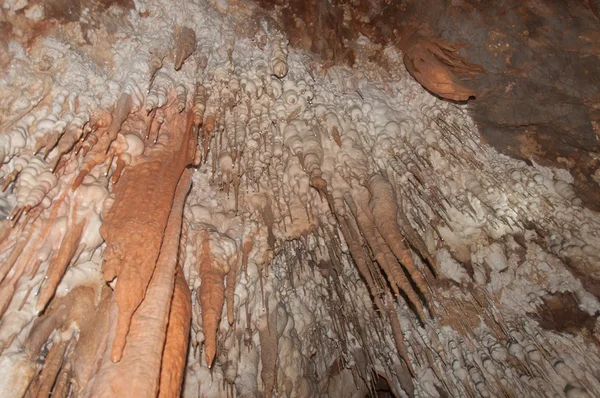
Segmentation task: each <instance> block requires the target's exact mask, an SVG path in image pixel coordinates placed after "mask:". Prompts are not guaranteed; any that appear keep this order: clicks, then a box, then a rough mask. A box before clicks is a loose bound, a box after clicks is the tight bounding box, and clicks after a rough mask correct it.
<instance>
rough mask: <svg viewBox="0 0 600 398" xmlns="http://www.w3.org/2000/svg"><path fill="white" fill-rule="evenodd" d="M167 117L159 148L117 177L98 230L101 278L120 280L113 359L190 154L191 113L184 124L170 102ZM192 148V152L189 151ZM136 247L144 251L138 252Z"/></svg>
mask: <svg viewBox="0 0 600 398" xmlns="http://www.w3.org/2000/svg"><path fill="white" fill-rule="evenodd" d="M166 117H167V118H168V119H169V120H170V122H169V123H170V126H171V129H172V130H171V131H170V132H169V134H168V135H167V136H165V137H164V138H163V139H162V141H161V142H160V144H159V145H158V146H156V147H153V148H152V149H150V150H148V152H147V153H145V154H144V156H145V157H146V158H145V159H144V160H142V161H140V162H139V163H138V164H137V165H136V166H135V167H133V168H131V169H130V170H128V171H127V172H126V173H125V175H124V176H123V177H122V178H121V181H120V184H118V185H117V187H116V188H115V204H114V205H113V207H112V208H111V209H110V211H109V213H108V214H107V215H106V218H105V220H104V222H103V224H102V227H101V229H100V232H101V233H102V236H103V237H104V239H105V241H106V242H107V249H106V252H105V255H104V257H105V264H104V267H103V268H104V269H103V271H104V277H105V279H106V280H107V281H111V280H113V279H114V278H116V277H118V278H119V279H118V282H117V287H116V291H115V293H116V297H117V303H118V304H119V322H118V327H117V335H116V337H115V340H114V342H113V354H112V359H113V361H115V362H116V361H119V359H120V357H121V355H122V351H123V348H124V347H125V344H126V337H127V333H128V330H129V324H130V321H131V317H132V316H133V313H134V312H135V310H136V308H137V307H138V305H139V304H140V303H141V302H142V300H143V297H144V292H145V290H146V287H147V286H148V283H149V282H150V278H151V276H152V273H153V271H154V266H155V263H156V259H157V258H158V255H159V251H160V242H161V241H162V239H163V233H164V228H165V225H166V223H167V218H168V215H169V210H170V207H171V206H170V204H171V203H172V200H173V194H172V192H174V191H175V187H176V185H177V181H178V180H179V177H180V175H181V172H182V170H183V168H184V167H185V166H186V165H187V164H188V163H190V162H191V161H193V156H194V155H195V148H194V146H193V144H191V142H194V141H193V139H194V137H195V134H194V133H193V132H192V131H191V121H192V119H191V116H188V119H189V120H188V122H187V126H186V121H185V119H184V118H183V117H181V116H179V113H178V111H177V107H176V106H171V107H169V108H168V113H167V115H166ZM190 145H191V147H190ZM192 149H193V150H194V153H193V154H190V152H191V150H192ZM157 177H158V178H157ZM140 200H141V201H143V203H140ZM132 205H133V207H132ZM127 219H128V220H131V221H130V222H129V223H125V224H124V221H123V220H127ZM124 226H125V227H124ZM141 248H144V250H142V251H140V249H141Z"/></svg>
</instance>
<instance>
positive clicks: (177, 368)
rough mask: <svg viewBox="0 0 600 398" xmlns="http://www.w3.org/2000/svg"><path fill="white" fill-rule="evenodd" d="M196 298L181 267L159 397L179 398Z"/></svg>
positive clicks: (174, 296)
mask: <svg viewBox="0 0 600 398" xmlns="http://www.w3.org/2000/svg"><path fill="white" fill-rule="evenodd" d="M191 319H192V296H191V293H190V289H189V288H188V285H187V282H186V280H185V277H184V275H183V270H182V269H181V267H177V274H176V275H175V290H174V291H173V298H172V299H171V311H170V312H169V324H168V327H167V337H166V342H165V348H164V350H163V359H162V364H161V370H160V383H159V392H158V396H159V397H162V398H170V397H179V396H180V395H181V388H182V382H183V376H184V374H185V362H186V359H187V352H188V341H189V333H190V324H191Z"/></svg>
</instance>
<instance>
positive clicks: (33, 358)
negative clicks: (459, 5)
mask: <svg viewBox="0 0 600 398" xmlns="http://www.w3.org/2000/svg"><path fill="white" fill-rule="evenodd" d="M325 3H326V2H320V1H318V2H315V5H314V6H313V5H306V6H302V5H299V4H297V2H291V3H290V2H286V1H282V2H280V3H278V5H277V7H276V8H275V9H273V10H271V11H269V10H268V7H267V6H268V2H267V1H258V2H245V1H235V2H234V1H227V0H218V1H212V0H211V1H208V0H195V1H189V2H170V1H165V0H134V1H108V2H96V1H94V0H78V1H75V2H72V3H67V2H63V1H61V0H52V1H48V2H38V1H35V0H29V1H28V0H3V3H2V13H1V14H0V32H2V34H1V35H0V178H1V181H0V185H1V188H2V192H1V193H0V215H1V216H2V221H1V223H0V397H23V396H27V397H34V396H36V397H37V396H40V397H41V396H44V397H47V396H50V395H51V396H53V397H80V396H81V397H88V396H90V397H104V396H105V397H113V396H123V397H152V396H161V397H177V396H183V397H221V396H222V397H256V396H265V397H322V396H331V397H361V398H362V397H365V396H382V397H389V396H395V397H448V396H453V397H479V396H481V397H492V396H508V397H525V396H532V397H533V396H535V397H537V396H539V397H562V396H565V397H570V398H574V397H593V396H600V370H599V369H600V345H599V341H598V333H599V332H600V329H599V328H600V324H599V323H598V311H599V310H600V302H599V301H598V297H599V295H600V287H599V286H600V267H599V264H600V249H599V248H600V215H599V214H598V213H596V212H595V211H594V210H593V209H594V204H593V201H591V200H590V198H589V197H583V198H582V197H581V195H580V193H581V192H582V191H581V189H582V185H581V181H583V180H582V176H581V175H572V174H571V171H573V170H577V173H580V172H582V170H584V169H585V170H589V169H590V168H591V167H592V166H591V165H593V163H588V164H587V165H586V167H587V168H585V167H580V166H581V165H580V164H578V163H577V164H575V163H574V164H568V165H567V167H563V168H560V167H557V166H560V164H561V162H562V160H559V159H554V160H556V161H552V162H548V161H544V160H541V159H540V157H539V156H529V157H526V158H523V156H525V155H523V154H524V153H529V152H526V151H525V150H523V151H521V155H523V156H520V159H515V158H511V157H508V156H506V155H504V154H500V153H498V152H497V150H496V149H494V148H492V147H491V146H489V145H488V144H487V142H485V140H483V139H482V137H481V134H480V131H479V130H478V127H477V125H476V124H475V122H474V121H473V118H472V116H475V119H477V118H478V117H479V116H481V113H477V111H476V112H475V114H474V113H473V109H477V107H478V106H481V105H477V104H481V103H478V102H477V101H478V100H479V97H480V95H481V96H483V97H484V98H487V97H486V95H490V94H489V93H488V92H487V91H485V90H484V88H483V87H482V86H481V85H479V84H472V83H473V82H477V81H479V80H478V79H482V78H484V77H485V76H489V74H490V73H499V72H498V71H497V70H488V68H489V64H485V65H484V64H483V63H482V64H480V63H478V62H476V61H474V60H473V58H472V57H471V58H470V57H469V56H468V55H472V54H471V53H467V54H466V53H465V51H464V49H465V48H467V47H468V43H463V42H460V41H451V40H448V39H447V38H444V37H443V35H438V36H436V29H432V28H431V26H430V27H429V28H427V27H426V26H425V25H426V24H416V23H413V22H414V21H412V22H411V23H408V22H407V23H406V24H405V25H403V26H402V29H400V26H399V27H398V28H399V30H398V31H397V32H394V31H392V30H389V29H387V28H386V26H387V25H386V24H389V23H390V21H391V22H393V21H395V19H394V18H395V17H393V18H387V19H385V18H383V19H384V20H385V21H384V22H381V23H379V24H377V23H376V21H377V18H382V17H381V15H379V14H378V15H375V14H373V13H371V12H370V11H369V12H367V11H368V10H367V8H366V6H364V5H363V4H361V2H356V4H352V5H345V4H344V5H343V6H340V5H339V4H338V3H339V2H335V1H334V2H333V3H332V5H327V4H325ZM334 3H335V4H334ZM375 3H377V4H379V2H374V3H373V4H374V5H373V7H375V5H376V4H375ZM391 3H394V4H393V7H392V6H390V7H392V8H391V9H392V10H395V11H397V12H407V13H410V12H411V10H413V8H411V7H412V6H413V5H414V4H412V2H407V3H408V5H407V6H405V7H402V6H401V5H399V4H396V3H395V2H391ZM525 3H527V4H528V5H529V6H530V7H533V5H532V3H537V2H533V1H532V2H525ZM379 6H381V5H379ZM538 6H539V7H541V8H539V9H538V8H535V7H534V8H535V12H536V13H538V14H540V13H543V12H547V14H548V15H554V14H552V12H551V11H548V10H546V11H544V10H543V9H542V8H543V7H542V5H541V4H538ZM303 7H304V8H303ZM327 7H331V10H333V11H335V10H338V8H336V7H341V8H339V9H342V10H345V11H344V12H343V13H342V14H339V13H337V11H336V12H333V11H332V12H331V13H330V18H329V19H327V18H326V19H318V20H316V21H314V25H307V23H310V22H307V21H308V20H309V19H310V18H307V16H310V15H312V14H313V13H315V15H319V16H323V15H327V13H326V12H325V11H327V9H328V8H327ZM381 7H383V6H381ZM381 7H380V8H377V7H375V8H376V9H388V8H385V7H383V8H381ZM453 7H454V6H453ZM466 7H467V6H465V9H467V8H466ZM473 7H474V6H473ZM434 8H435V7H434ZM534 8H531V9H532V10H533V9H534ZM435 9H437V8H435ZM286 10H288V11H289V10H294V12H295V13H296V14H297V17H298V18H296V19H294V21H295V22H294V23H295V24H296V30H293V31H290V19H289V18H290V17H289V15H287V14H286V15H284V14H285V12H286ZM371 11H373V10H371ZM361 12H362V14H360V13H361ZM432 12H433V11H432ZM531 12H533V11H531ZM296 14H294V15H296ZM538 14H536V15H538ZM410 15H413V14H410ZM414 15H422V14H419V13H416V14H414ZM423 15H424V14H423ZM453 15H455V14H453ZM544 15H546V14H544ZM574 15H575V14H574ZM595 15H596V18H597V12H596V14H595ZM358 16H361V18H360V19H361V24H359V25H360V26H358V25H357V24H358V22H357V21H358ZM340 18H341V19H342V20H343V21H344V22H343V23H341V25H340V24H338V22H339V21H340ZM573 18H575V16H574V17H573ZM582 18H583V17H582ZM585 18H588V17H587V16H586V17H585ZM586 20H587V19H586ZM355 25H357V26H355ZM319 26H327V27H328V28H327V29H324V30H323V36H322V37H307V35H306V32H311V31H312V30H313V29H316V28H318V27H319ZM349 26H354V28H355V29H356V31H354V32H348V31H347V29H349ZM374 26H375V27H374ZM436 26H437V25H436ZM384 28H386V29H384ZM388 30H389V31H388ZM382 32H383V33H382ZM355 34H356V35H357V36H356V37H355V38H356V40H354V41H352V43H350V42H348V41H343V40H341V39H340V41H335V40H337V39H339V38H342V39H343V38H351V37H354V35H355ZM363 34H364V35H363ZM394 35H396V36H398V37H397V38H395V40H394V41H393V42H392V41H391V39H390V38H391V36H394ZM394 37H395V36H394ZM586 37H587V38H588V40H589V41H591V42H594V43H595V41H594V40H596V39H595V38H596V36H595V35H594V34H593V31H590V32H587V36H586ZM328 38H329V39H330V40H331V42H329V43H327V42H326V40H327V39H328ZM388 39H390V40H388ZM590 46H591V44H590ZM592 47H593V46H591V48H592ZM593 48H595V47H593ZM349 49H351V51H350V50H349ZM348 61H351V62H350V63H349V62H348ZM350 64H351V66H350ZM589 70H590V71H592V68H590V69H589ZM592 77H593V78H594V79H597V76H592ZM592 77H590V78H592ZM532 79H533V77H532ZM515 89H518V87H516V88H515ZM473 103H475V104H476V105H475V106H473V105H472V104H473ZM469 112H470V113H469ZM515 123H518V121H515ZM575 130H576V129H575ZM532 134H533V133H532ZM534 138H536V137H534ZM536 139H537V138H536ZM533 141H535V140H533ZM533 141H532V142H533ZM523 145H532V144H531V142H530V141H527V142H525V141H524V142H523ZM586 151H587V152H586V153H588V152H589V153H594V149H593V148H588V149H587V150H586ZM586 156H593V155H590V154H586ZM594 156H595V155H594ZM564 161H565V162H567V163H569V162H568V160H564ZM598 174H600V171H598V170H594V173H590V175H589V176H586V181H588V180H589V181H596V184H597V183H598V182H599V181H600V178H598ZM588 177H589V178H588ZM589 181H588V182H589Z"/></svg>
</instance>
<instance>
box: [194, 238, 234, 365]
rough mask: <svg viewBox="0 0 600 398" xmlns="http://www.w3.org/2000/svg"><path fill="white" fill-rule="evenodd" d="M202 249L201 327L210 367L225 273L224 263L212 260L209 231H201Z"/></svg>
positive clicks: (215, 349) (213, 352) (200, 271)
mask: <svg viewBox="0 0 600 398" xmlns="http://www.w3.org/2000/svg"><path fill="white" fill-rule="evenodd" d="M201 240H202V243H201V245H202V249H201V254H200V262H199V264H198V274H199V275H200V278H202V285H200V289H199V290H200V294H199V300H200V306H201V308H202V328H203V329H204V338H205V342H204V351H205V352H204V356H205V359H206V363H207V364H208V367H209V368H210V367H211V366H212V363H213V361H214V359H215V354H216V352H217V328H218V327H219V322H220V321H221V313H222V312H223V304H224V303H225V284H224V281H223V278H224V277H225V275H226V274H227V273H226V272H225V270H224V269H223V268H224V267H226V265H225V264H219V263H218V262H216V261H214V259H213V256H212V253H211V250H210V232H209V231H206V230H205V231H202V232H201Z"/></svg>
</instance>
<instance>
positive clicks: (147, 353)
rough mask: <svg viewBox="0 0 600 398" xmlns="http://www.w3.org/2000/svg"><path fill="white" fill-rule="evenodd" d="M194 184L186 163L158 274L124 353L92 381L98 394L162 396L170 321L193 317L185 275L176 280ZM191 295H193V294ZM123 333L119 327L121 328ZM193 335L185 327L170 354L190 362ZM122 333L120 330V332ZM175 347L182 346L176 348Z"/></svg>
mask: <svg viewBox="0 0 600 398" xmlns="http://www.w3.org/2000/svg"><path fill="white" fill-rule="evenodd" d="M190 184H191V171H190V170H189V169H186V170H185V171H184V172H183V175H182V177H181V179H180V181H179V184H178V185H177V188H176V192H175V194H174V199H173V205H172V208H171V211H170V212H169V215H168V217H169V219H168V223H167V226H166V228H165V231H164V239H163V240H162V242H161V243H162V244H161V243H159V245H158V246H159V248H160V255H159V257H158V261H157V262H156V267H155V270H154V273H153V275H152V279H151V281H150V283H149V285H148V289H147V291H146V292H145V297H144V300H143V301H142V302H141V304H140V305H139V308H137V310H136V311H135V314H134V315H133V317H132V319H131V327H130V328H129V334H128V335H127V344H126V345H125V347H124V350H123V353H122V357H121V358H120V361H119V362H117V363H113V362H110V361H107V360H105V361H104V362H103V363H102V365H101V367H100V370H99V373H98V376H97V378H96V380H95V381H94V385H93V387H92V392H91V395H92V396H96V397H109V396H115V395H118V396H125V397H152V396H156V395H157V393H158V391H159V381H160V377H161V376H160V375H161V361H162V357H163V350H164V347H165V341H166V340H168V337H169V336H168V332H167V325H168V323H169V321H172V322H173V323H175V324H179V325H185V324H189V322H190V319H189V317H190V309H189V305H188V309H185V305H183V304H182V303H181V300H182V299H183V298H182V297H181V296H182V295H183V296H185V294H184V293H183V292H181V290H182V287H181V281H179V282H177V284H176V281H175V275H176V272H177V259H178V250H179V238H180V232H181V220H182V217H183V205H184V203H185V199H186V195H187V192H188V190H189V188H190ZM117 286H118V285H117ZM174 289H175V291H176V294H175V296H174ZM186 289H187V286H186ZM185 300H187V301H188V302H189V301H190V298H189V294H188V296H187V298H185ZM173 302H176V303H177V304H176V306H175V307H174V311H175V312H174V313H173V314H172V315H173V316H172V317H170V309H171V306H172V304H171V303H173ZM121 311H122V310H121V307H119V318H120V316H121ZM179 327H181V326H179ZM188 329H189V327H188ZM117 333H119V330H118V329H117ZM187 335H188V334H187V332H185V333H184V331H183V330H179V331H178V332H177V333H176V334H175V335H174V336H172V338H173V339H175V341H173V342H172V343H171V344H170V346H169V359H168V360H169V361H171V362H172V363H177V364H178V365H181V363H180V362H178V361H181V358H183V359H184V362H185V357H186V353H187ZM117 337H118V335H117V336H116V337H115V338H117ZM182 339H183V340H182ZM113 347H114V343H113ZM175 350H179V351H178V352H175ZM111 356H112V355H111ZM105 358H106V357H105ZM111 359H112V358H111ZM171 387H172V386H171Z"/></svg>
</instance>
